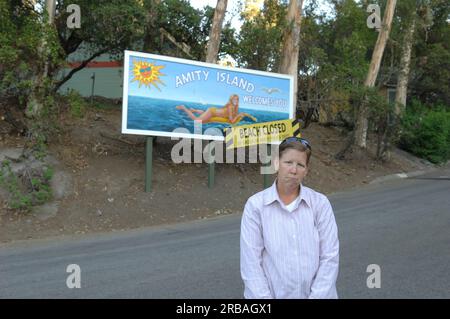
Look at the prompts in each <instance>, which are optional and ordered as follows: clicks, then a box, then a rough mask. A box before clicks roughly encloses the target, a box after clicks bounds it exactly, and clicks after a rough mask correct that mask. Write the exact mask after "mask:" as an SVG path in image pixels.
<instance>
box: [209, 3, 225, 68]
mask: <svg viewBox="0 0 450 319" xmlns="http://www.w3.org/2000/svg"><path fill="white" fill-rule="evenodd" d="M227 2H228V0H217V5H216V10H215V11H214V19H213V22H212V26H211V32H210V33H209V41H208V49H207V51H206V62H209V63H217V54H218V53H219V47H220V33H221V32H222V24H223V19H224V18H225V12H226V11H227Z"/></svg>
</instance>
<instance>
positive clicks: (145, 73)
mask: <svg viewBox="0 0 450 319" xmlns="http://www.w3.org/2000/svg"><path fill="white" fill-rule="evenodd" d="M133 65H134V67H133V74H134V78H133V80H132V81H131V82H134V81H138V82H139V87H141V85H142V84H144V85H145V86H147V87H148V88H151V85H152V84H153V86H154V87H156V88H157V89H158V90H159V91H161V89H160V88H159V87H158V83H159V84H162V85H165V84H164V82H163V81H161V79H160V78H159V77H160V76H164V75H165V74H162V73H161V72H160V70H161V69H162V68H164V65H155V64H153V63H151V62H143V61H135V62H133Z"/></svg>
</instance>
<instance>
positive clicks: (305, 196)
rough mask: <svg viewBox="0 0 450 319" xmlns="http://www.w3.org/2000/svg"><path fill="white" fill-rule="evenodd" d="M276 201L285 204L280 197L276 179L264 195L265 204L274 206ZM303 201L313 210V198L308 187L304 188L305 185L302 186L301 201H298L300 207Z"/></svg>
mask: <svg viewBox="0 0 450 319" xmlns="http://www.w3.org/2000/svg"><path fill="white" fill-rule="evenodd" d="M274 201H278V202H279V203H280V204H283V202H282V201H281V199H280V196H279V195H278V191H277V180H276V179H275V181H274V182H273V184H272V186H270V187H269V188H268V189H266V192H265V193H264V200H263V203H264V205H266V206H267V205H270V204H272V203H273V202H274ZM302 201H304V202H305V203H306V204H307V205H308V206H309V207H310V208H311V197H310V194H309V191H308V189H307V187H305V186H303V184H301V188H300V200H299V201H298V203H299V205H300V203H301V202H302ZM283 205H284V204H283Z"/></svg>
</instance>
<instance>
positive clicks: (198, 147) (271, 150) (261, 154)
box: [170, 122, 278, 174]
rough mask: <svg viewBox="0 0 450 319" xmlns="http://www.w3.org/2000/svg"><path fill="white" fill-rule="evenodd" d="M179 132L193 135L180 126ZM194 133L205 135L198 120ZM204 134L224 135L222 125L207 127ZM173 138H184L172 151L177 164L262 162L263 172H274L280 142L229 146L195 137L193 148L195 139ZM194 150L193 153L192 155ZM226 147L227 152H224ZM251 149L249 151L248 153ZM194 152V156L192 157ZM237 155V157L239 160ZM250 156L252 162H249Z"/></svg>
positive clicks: (172, 157) (177, 130) (174, 138)
mask: <svg viewBox="0 0 450 319" xmlns="http://www.w3.org/2000/svg"><path fill="white" fill-rule="evenodd" d="M173 133H177V134H179V135H190V134H192V133H191V132H190V131H189V130H188V129H187V128H177V129H175V130H174V131H173ZM194 135H202V125H201V123H198V122H196V123H195V124H194ZM203 135H208V136H222V131H221V130H220V129H218V128H207V129H206V130H205V131H204V132H203ZM171 139H172V140H176V141H178V140H180V139H181V140H180V141H179V142H178V143H176V144H175V145H174V146H173V147H172V150H171V154H170V155H171V159H172V161H173V162H174V163H176V164H179V163H202V162H203V161H204V162H206V163H208V164H211V163H227V164H233V163H237V164H244V163H255V164H256V163H261V164H262V165H263V166H262V167H261V168H260V172H261V174H273V173H275V169H274V167H273V165H272V164H273V161H272V159H273V158H276V157H277V156H278V145H276V144H265V143H262V144H259V145H252V146H249V147H238V148H231V149H228V148H226V147H225V143H224V141H220V140H212V141H209V142H208V143H207V144H206V145H205V146H204V147H203V144H204V142H203V140H201V139H194V141H193V143H194V145H193V148H192V138H178V137H172V138H171ZM192 150H193V153H194V154H192ZM224 150H225V151H224ZM247 150H248V153H247ZM192 155H193V156H192ZM235 157H236V160H235ZM247 159H248V162H247Z"/></svg>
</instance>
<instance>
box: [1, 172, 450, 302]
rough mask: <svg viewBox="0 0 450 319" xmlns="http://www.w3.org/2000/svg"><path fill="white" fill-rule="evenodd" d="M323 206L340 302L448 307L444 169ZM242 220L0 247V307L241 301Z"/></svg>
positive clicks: (448, 197) (448, 202)
mask: <svg viewBox="0 0 450 319" xmlns="http://www.w3.org/2000/svg"><path fill="white" fill-rule="evenodd" d="M329 198H330V200H331V203H332V205H333V207H334V212H335V216H336V220H337V224H338V228H339V239H340V271H339V278H338V283H337V288H338V293H339V297H340V298H450V168H446V169H442V170H440V171H435V172H434V173H431V174H427V175H422V176H418V177H415V178H410V179H397V180H391V181H388V182H384V183H378V184H371V185H367V186H366V187H361V188H358V189H355V190H351V191H346V192H342V193H337V194H333V195H331V196H329ZM240 218H241V216H238V215H230V216H225V217H220V218H215V219H210V220H201V221H196V222H191V223H185V224H176V225H169V226H160V227H151V228H145V229H139V230H134V231H127V232H118V233H109V234H96V235H85V236H76V237H58V238H49V239H46V240H34V241H24V242H15V243H12V244H6V245H0V298H242V291H243V285H242V281H241V278H240V273H239V227H240ZM70 264H77V265H79V266H80V269H81V275H80V283H81V288H79V289H77V288H73V289H69V288H68V287H67V285H66V280H67V278H68V276H69V275H71V274H70V273H68V272H66V270H67V266H68V265H70ZM370 264H376V265H378V266H379V267H380V277H379V278H380V288H371V289H370V288H368V286H367V279H368V277H369V276H370V275H371V273H369V272H367V267H368V265H370Z"/></svg>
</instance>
